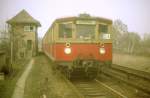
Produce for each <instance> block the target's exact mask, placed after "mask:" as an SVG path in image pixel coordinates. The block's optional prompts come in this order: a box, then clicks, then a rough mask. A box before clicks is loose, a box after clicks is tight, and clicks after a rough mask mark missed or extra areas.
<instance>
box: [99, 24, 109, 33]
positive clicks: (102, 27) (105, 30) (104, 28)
mask: <svg viewBox="0 0 150 98" xmlns="http://www.w3.org/2000/svg"><path fill="white" fill-rule="evenodd" d="M99 32H100V33H108V26H107V25H102V24H100V25H99Z"/></svg>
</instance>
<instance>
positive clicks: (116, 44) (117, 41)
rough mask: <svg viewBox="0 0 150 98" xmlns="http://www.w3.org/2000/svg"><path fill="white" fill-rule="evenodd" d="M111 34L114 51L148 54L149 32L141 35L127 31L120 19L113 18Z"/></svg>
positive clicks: (149, 44)
mask: <svg viewBox="0 0 150 98" xmlns="http://www.w3.org/2000/svg"><path fill="white" fill-rule="evenodd" d="M112 34H113V50H114V52H122V53H128V54H133V55H147V56H150V33H145V34H144V35H143V37H141V36H140V35H139V34H138V33H137V32H129V31H128V28H127V25H126V24H124V23H123V22H122V21H121V20H115V21H114V22H113V26H112Z"/></svg>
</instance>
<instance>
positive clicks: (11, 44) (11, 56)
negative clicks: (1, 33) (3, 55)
mask: <svg viewBox="0 0 150 98" xmlns="http://www.w3.org/2000/svg"><path fill="white" fill-rule="evenodd" d="M8 28H9V33H10V70H11V71H12V64H13V30H12V28H11V27H10V25H8Z"/></svg>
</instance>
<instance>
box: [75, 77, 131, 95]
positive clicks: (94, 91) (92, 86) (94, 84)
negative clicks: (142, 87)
mask: <svg viewBox="0 0 150 98" xmlns="http://www.w3.org/2000/svg"><path fill="white" fill-rule="evenodd" d="M72 83H73V85H74V86H75V87H76V88H77V90H78V91H79V93H80V94H82V95H83V96H84V98H128V97H127V96H125V95H123V94H121V93H120V92H119V91H116V90H115V89H113V88H111V87H109V86H108V85H106V84H104V83H102V82H100V81H99V80H93V81H89V80H76V81H72Z"/></svg>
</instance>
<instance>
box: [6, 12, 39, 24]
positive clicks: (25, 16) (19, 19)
mask: <svg viewBox="0 0 150 98" xmlns="http://www.w3.org/2000/svg"><path fill="white" fill-rule="evenodd" d="M7 23H8V24H16V23H31V24H35V25H37V26H41V24H40V22H39V21H37V20H36V19H34V18H33V17H32V16H31V15H30V14H29V13H28V12H27V11H25V10H22V11H21V12H20V13H18V14H17V15H16V16H14V17H13V18H11V19H10V20H8V21H7Z"/></svg>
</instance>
